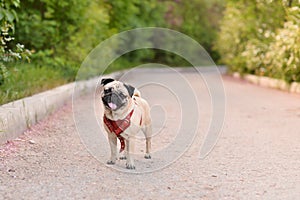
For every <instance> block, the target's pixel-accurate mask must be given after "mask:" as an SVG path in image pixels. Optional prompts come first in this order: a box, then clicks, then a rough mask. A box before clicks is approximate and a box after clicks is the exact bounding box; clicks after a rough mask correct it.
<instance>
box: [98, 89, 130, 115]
mask: <svg viewBox="0 0 300 200" xmlns="http://www.w3.org/2000/svg"><path fill="white" fill-rule="evenodd" d="M102 102H103V103H104V105H105V106H106V107H107V108H109V109H111V108H110V106H109V103H113V104H115V105H116V106H117V108H116V109H115V110H117V109H119V108H120V107H122V106H123V105H124V104H125V103H126V96H125V95H123V94H122V93H117V92H112V91H111V89H106V90H104V96H103V97H102Z"/></svg>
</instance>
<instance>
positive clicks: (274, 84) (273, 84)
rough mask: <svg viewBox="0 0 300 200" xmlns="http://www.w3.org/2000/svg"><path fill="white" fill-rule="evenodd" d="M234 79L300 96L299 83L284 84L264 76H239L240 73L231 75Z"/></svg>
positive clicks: (282, 81) (281, 81)
mask: <svg viewBox="0 0 300 200" xmlns="http://www.w3.org/2000/svg"><path fill="white" fill-rule="evenodd" d="M232 76H233V77H234V78H239V79H244V80H246V81H248V82H250V83H253V84H256V85H260V86H262V87H268V88H273V89H279V90H283V91H287V92H290V93H298V94H300V83H298V82H293V83H291V84H289V83H287V82H285V81H284V80H280V79H275V78H270V77H266V76H256V75H252V74H247V75H244V76H241V75H240V73H238V72H234V73H233V74H232Z"/></svg>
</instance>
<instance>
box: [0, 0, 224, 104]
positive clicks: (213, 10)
mask: <svg viewBox="0 0 300 200" xmlns="http://www.w3.org/2000/svg"><path fill="white" fill-rule="evenodd" d="M220 2H222V1H219V0H213V1H207V0H201V1H198V0H192V1H191V2H190V3H187V1H181V0H176V1H175V0H174V1H173V0H170V1H165V0H147V1H140V0H93V1H81V0H22V1H20V0H0V20H1V40H2V43H1V44H0V45H1V61H0V63H1V68H0V104H4V103H7V102H10V101H12V100H16V99H19V98H22V97H25V96H29V95H32V94H34V93H37V92H40V91H43V90H47V89H50V88H53V87H56V86H58V85H61V84H63V83H67V82H71V81H74V79H75V77H76V73H77V70H78V68H79V67H80V65H81V63H82V61H83V60H84V58H85V57H86V56H87V55H88V53H89V52H90V51H91V50H92V49H93V48H94V47H96V46H97V45H98V44H99V43H100V42H101V41H103V40H104V39H106V38H109V37H110V36H112V35H113V34H116V33H119V32H121V31H125V30H130V29H133V28H138V27H166V28H172V29H175V30H179V31H181V32H183V33H185V34H187V35H190V36H191V37H193V38H194V39H196V40H198V41H199V42H200V43H201V44H202V45H203V46H204V47H205V48H206V49H207V50H208V51H209V52H210V53H211V54H212V55H213V56H214V57H215V58H218V57H219V55H218V54H217V52H216V51H215V50H213V48H212V42H213V41H214V40H215V37H216V35H217V29H216V27H217V26H218V25H217V23H218V19H219V18H220V17H221V12H220V11H221V10H222V9H223V4H222V3H220ZM187 10H188V12H186V11H187ZM200 11H201V12H200ZM216 14H217V15H216ZM8 38H10V39H8ZM3 41H4V43H3ZM16 53H19V54H18V55H16ZM6 57H9V59H7V58H6ZM145 62H160V63H164V64H170V65H172V66H177V65H178V66H179V65H187V64H188V63H186V62H185V60H184V59H182V58H180V57H178V56H176V55H173V54H170V53H167V52H163V51H157V50H145V51H135V52H131V53H128V54H127V55H124V56H122V58H121V59H118V60H117V61H116V62H115V63H113V64H112V66H111V67H110V68H109V70H108V71H107V72H111V71H114V70H120V69H125V68H128V67H132V66H136V65H138V64H142V63H145Z"/></svg>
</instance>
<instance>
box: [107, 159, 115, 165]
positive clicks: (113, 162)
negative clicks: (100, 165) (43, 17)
mask: <svg viewBox="0 0 300 200" xmlns="http://www.w3.org/2000/svg"><path fill="white" fill-rule="evenodd" d="M106 164H108V165H114V164H116V161H113V160H108V161H107V162H106Z"/></svg>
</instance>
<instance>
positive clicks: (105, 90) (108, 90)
mask: <svg viewBox="0 0 300 200" xmlns="http://www.w3.org/2000/svg"><path fill="white" fill-rule="evenodd" d="M111 91H112V89H111V88H107V89H104V93H105V94H108V93H111Z"/></svg>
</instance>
